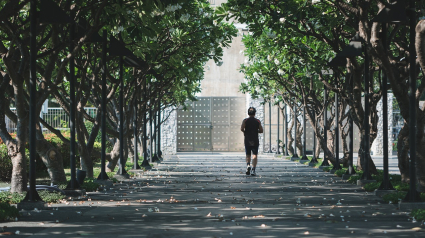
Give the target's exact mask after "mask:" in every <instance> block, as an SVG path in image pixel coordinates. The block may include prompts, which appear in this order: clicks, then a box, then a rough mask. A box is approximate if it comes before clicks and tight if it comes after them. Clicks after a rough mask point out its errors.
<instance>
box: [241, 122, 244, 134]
mask: <svg viewBox="0 0 425 238" xmlns="http://www.w3.org/2000/svg"><path fill="white" fill-rule="evenodd" d="M241 131H242V132H243V133H245V119H243V121H242V125H241Z"/></svg>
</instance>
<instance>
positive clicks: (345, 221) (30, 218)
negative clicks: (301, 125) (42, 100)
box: [1, 154, 425, 238]
mask: <svg viewBox="0 0 425 238" xmlns="http://www.w3.org/2000/svg"><path fill="white" fill-rule="evenodd" d="M257 174H258V175H257V176H256V177H253V176H246V175H245V162H244V156H243V154H180V155H178V156H173V157H171V158H167V159H165V160H164V161H163V162H162V163H160V164H159V165H158V166H157V167H156V169H155V170H152V171H149V172H146V173H144V174H140V176H139V177H137V178H135V179H131V180H127V181H124V182H122V183H120V184H115V186H112V187H111V189H110V190H106V191H102V192H97V193H89V194H88V195H87V197H85V198H81V199H77V200H74V201H73V200H68V201H66V202H65V203H62V204H52V205H51V206H50V207H49V208H48V209H47V210H43V211H41V212H36V211H25V212H22V214H23V216H21V217H20V219H19V221H18V222H9V223H3V224H1V225H2V226H7V228H5V229H6V230H7V231H10V232H13V233H15V232H16V231H17V230H19V234H20V235H23V236H34V237H81V236H91V237H182V238H183V237H184V238H187V237H300V236H306V237H372V236H373V237H424V236H425V232H422V230H421V228H419V227H421V224H420V222H412V221H411V220H409V215H408V214H409V213H408V212H407V211H401V210H398V208H397V206H396V205H393V204H383V202H382V201H381V200H380V198H378V197H377V196H375V195H373V194H370V193H369V194H368V193H366V192H364V191H363V190H362V189H361V188H360V187H358V186H356V185H352V184H348V183H346V182H344V181H342V180H341V179H340V178H337V177H335V176H334V175H331V174H329V173H325V172H322V171H320V170H319V169H315V168H311V167H308V166H305V165H301V164H299V163H295V162H292V161H289V160H285V159H282V158H273V157H272V156H271V155H267V156H266V155H263V156H260V159H259V166H258V168H257ZM417 230H419V231H417Z"/></svg>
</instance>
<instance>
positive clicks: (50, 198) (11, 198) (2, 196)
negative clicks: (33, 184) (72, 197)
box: [0, 191, 65, 204]
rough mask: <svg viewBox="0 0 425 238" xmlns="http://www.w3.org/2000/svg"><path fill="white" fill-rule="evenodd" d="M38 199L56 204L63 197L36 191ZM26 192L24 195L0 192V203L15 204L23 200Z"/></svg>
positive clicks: (53, 193)
mask: <svg viewBox="0 0 425 238" xmlns="http://www.w3.org/2000/svg"><path fill="white" fill-rule="evenodd" d="M37 192H38V195H40V198H41V199H42V200H43V201H44V202H47V203H57V202H58V201H59V200H60V199H64V198H65V195H62V194H61V193H60V192H49V191H37ZM25 195H26V192H24V193H11V192H0V202H2V203H10V204H17V203H20V202H21V201H22V200H24V198H25Z"/></svg>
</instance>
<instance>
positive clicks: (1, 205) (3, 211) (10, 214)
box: [0, 202, 19, 222]
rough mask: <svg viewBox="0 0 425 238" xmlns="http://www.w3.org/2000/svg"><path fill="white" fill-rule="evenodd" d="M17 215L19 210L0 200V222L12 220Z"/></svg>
mask: <svg viewBox="0 0 425 238" xmlns="http://www.w3.org/2000/svg"><path fill="white" fill-rule="evenodd" d="M18 216H19V211H18V209H16V207H13V206H11V205H10V204H9V203H6V202H0V222H3V221H8V220H12V219H14V218H15V217H18Z"/></svg>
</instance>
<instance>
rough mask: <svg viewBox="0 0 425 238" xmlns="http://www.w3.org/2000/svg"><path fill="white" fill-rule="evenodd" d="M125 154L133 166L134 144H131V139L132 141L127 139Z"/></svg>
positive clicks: (130, 138)
mask: <svg viewBox="0 0 425 238" xmlns="http://www.w3.org/2000/svg"><path fill="white" fill-rule="evenodd" d="M127 148H128V149H127V151H128V152H127V154H128V157H129V158H131V161H132V162H133V164H134V162H135V161H134V143H133V139H132V137H128V139H127Z"/></svg>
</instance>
